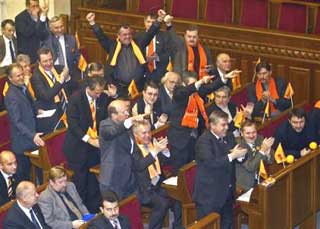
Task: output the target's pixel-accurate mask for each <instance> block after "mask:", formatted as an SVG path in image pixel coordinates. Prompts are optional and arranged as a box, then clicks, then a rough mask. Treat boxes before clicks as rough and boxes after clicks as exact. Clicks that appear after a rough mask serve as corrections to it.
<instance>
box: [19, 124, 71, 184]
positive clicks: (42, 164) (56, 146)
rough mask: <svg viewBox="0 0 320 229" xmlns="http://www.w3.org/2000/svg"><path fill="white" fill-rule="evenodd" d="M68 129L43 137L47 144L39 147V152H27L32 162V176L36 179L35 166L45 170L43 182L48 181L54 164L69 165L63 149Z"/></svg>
mask: <svg viewBox="0 0 320 229" xmlns="http://www.w3.org/2000/svg"><path fill="white" fill-rule="evenodd" d="M66 131H67V129H61V130H57V131H55V132H53V133H50V134H47V135H46V136H44V137H43V140H44V141H45V146H41V147H39V153H38V154H34V153H31V152H26V153H25V155H26V156H28V157H29V158H30V161H31V164H32V171H31V177H32V179H35V168H36V167H37V168H40V169H42V171H43V182H47V180H48V173H49V170H50V168H51V167H52V166H56V165H64V166H67V160H66V158H65V156H64V154H63V151H62V145H63V142H64V137H65V134H66Z"/></svg>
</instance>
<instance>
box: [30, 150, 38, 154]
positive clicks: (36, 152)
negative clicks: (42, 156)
mask: <svg viewBox="0 0 320 229" xmlns="http://www.w3.org/2000/svg"><path fill="white" fill-rule="evenodd" d="M31 154H33V155H39V150H35V151H32V152H31Z"/></svg>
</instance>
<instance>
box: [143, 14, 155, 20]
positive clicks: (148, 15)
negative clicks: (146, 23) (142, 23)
mask: <svg viewBox="0 0 320 229" xmlns="http://www.w3.org/2000/svg"><path fill="white" fill-rule="evenodd" d="M148 17H150V18H151V19H157V17H158V15H157V14H155V13H149V14H147V15H146V16H144V20H147V19H148Z"/></svg>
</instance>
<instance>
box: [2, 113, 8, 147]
mask: <svg viewBox="0 0 320 229" xmlns="http://www.w3.org/2000/svg"><path fill="white" fill-rule="evenodd" d="M0 127H1V131H0V150H4V149H10V124H9V118H8V113H7V112H6V111H3V112H1V113H0Z"/></svg>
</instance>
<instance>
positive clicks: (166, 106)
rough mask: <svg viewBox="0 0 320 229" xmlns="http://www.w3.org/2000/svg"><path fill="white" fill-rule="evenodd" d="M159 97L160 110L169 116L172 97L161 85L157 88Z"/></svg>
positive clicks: (171, 107)
mask: <svg viewBox="0 0 320 229" xmlns="http://www.w3.org/2000/svg"><path fill="white" fill-rule="evenodd" d="M159 99H160V103H161V108H162V112H163V113H165V114H167V115H168V116H170V114H171V112H172V109H173V105H172V99H171V98H170V97H169V95H168V94H167V92H166V89H165V88H164V86H163V85H161V87H160V90H159Z"/></svg>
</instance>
